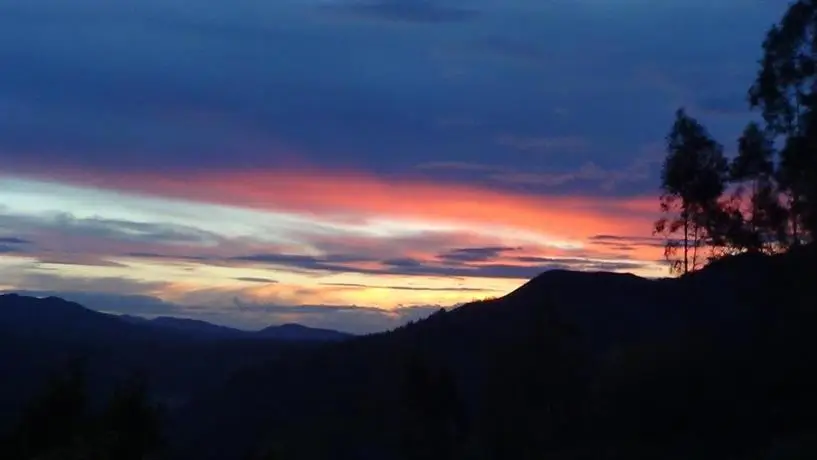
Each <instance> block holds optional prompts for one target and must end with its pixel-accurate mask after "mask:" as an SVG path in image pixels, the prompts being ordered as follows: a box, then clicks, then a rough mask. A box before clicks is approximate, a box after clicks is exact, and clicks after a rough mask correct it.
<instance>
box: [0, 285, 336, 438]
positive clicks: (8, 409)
mask: <svg viewBox="0 0 817 460" xmlns="http://www.w3.org/2000/svg"><path fill="white" fill-rule="evenodd" d="M278 328H279V327H277V326H271V327H269V328H267V329H265V330H264V331H263V332H249V331H241V330H238V329H231V328H227V327H223V326H217V325H213V324H210V323H207V322H204V321H196V320H189V319H180V318H166V317H164V318H155V319H145V318H140V317H134V316H117V315H110V314H105V313H100V312H97V311H93V310H90V309H88V308H85V307H83V306H81V305H79V304H77V303H74V302H69V301H66V300H63V299H60V298H57V297H47V298H36V297H28V296H21V295H17V294H5V295H0V375H2V376H3V378H2V379H0V431H2V428H3V426H4V425H6V424H8V423H10V421H11V420H13V419H14V415H13V414H14V413H16V412H19V410H21V408H22V406H23V405H24V404H25V402H26V401H27V400H29V399H30V398H32V397H34V396H35V395H36V394H37V392H38V391H39V390H40V389H41V386H42V384H43V383H44V382H45V381H46V379H47V377H48V376H49V375H50V373H51V372H53V371H54V370H56V369H59V368H60V367H61V366H63V365H64V364H65V363H68V362H71V361H73V360H76V359H82V360H84V361H86V362H87V364H88V369H89V372H90V373H91V376H90V381H91V384H92V385H93V390H94V392H100V393H104V392H105V391H107V390H108V388H109V387H110V386H111V385H112V383H113V382H115V381H116V380H117V379H121V378H123V377H124V376H127V375H129V374H130V373H132V372H135V371H138V372H143V373H145V374H146V375H148V376H150V378H151V379H152V380H153V382H152V383H153V387H154V388H155V390H156V394H155V396H156V398H157V399H158V400H160V401H163V402H164V403H166V404H167V405H169V406H171V407H173V406H176V405H178V404H180V402H181V401H184V400H186V399H187V398H189V397H191V396H192V395H193V394H196V393H197V392H199V391H202V390H203V389H205V388H214V387H217V386H218V385H219V384H220V383H221V382H222V381H224V380H226V379H227V378H228V377H229V376H230V375H231V374H232V373H233V372H235V371H237V370H238V369H241V368H242V367H245V366H252V365H256V364H258V363H262V362H264V361H265V360H269V359H272V358H274V357H276V356H278V355H279V354H281V353H283V352H285V351H288V350H291V349H295V348H300V347H314V346H319V345H321V344H322V343H324V342H335V341H338V340H341V339H344V338H347V337H350V336H349V335H348V334H343V333H340V332H336V331H328V330H322V329H312V328H307V327H297V328H295V327H293V326H291V325H287V326H283V327H282V328H281V331H282V332H281V333H277V332H276V331H278Z"/></svg>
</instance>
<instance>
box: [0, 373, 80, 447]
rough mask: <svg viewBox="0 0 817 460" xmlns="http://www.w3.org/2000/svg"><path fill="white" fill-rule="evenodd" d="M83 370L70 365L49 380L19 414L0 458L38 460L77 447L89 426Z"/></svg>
mask: <svg viewBox="0 0 817 460" xmlns="http://www.w3.org/2000/svg"><path fill="white" fill-rule="evenodd" d="M87 403H88V396H87V394H86V387H85V373H84V366H83V363H82V362H81V361H75V362H72V363H71V364H70V365H69V366H67V367H66V369H64V370H63V371H62V372H60V373H56V374H54V375H53V376H51V377H50V378H49V380H48V382H47V383H46V386H45V389H44V390H43V393H42V395H41V396H40V397H39V398H38V399H36V400H35V401H33V402H32V403H31V404H30V406H29V408H28V411H27V412H26V413H25V414H23V416H22V418H21V420H20V422H19V424H18V425H17V427H16V429H15V430H14V431H13V432H12V435H11V436H10V438H9V439H7V440H5V442H4V443H3V444H4V449H3V450H4V451H5V452H0V457H2V458H14V459H21V460H23V459H34V458H42V457H43V456H45V455H46V454H48V453H49V452H53V451H60V450H64V449H66V448H68V447H73V446H76V445H79V444H80V443H81V442H82V441H81V439H80V438H81V437H82V436H83V434H84V431H85V430H87V427H88V424H89V414H88V409H87Z"/></svg>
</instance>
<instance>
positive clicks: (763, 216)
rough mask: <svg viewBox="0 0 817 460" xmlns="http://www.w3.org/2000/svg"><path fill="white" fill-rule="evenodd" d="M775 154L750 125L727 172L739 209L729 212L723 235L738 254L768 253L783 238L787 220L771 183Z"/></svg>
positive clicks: (761, 133) (759, 131) (765, 137)
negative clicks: (735, 185) (745, 252)
mask: <svg viewBox="0 0 817 460" xmlns="http://www.w3.org/2000/svg"><path fill="white" fill-rule="evenodd" d="M774 155H775V149H774V144H773V142H772V141H771V140H770V139H769V136H768V135H767V134H766V133H765V132H764V131H763V129H762V128H761V127H760V125H759V124H757V123H755V122H752V123H749V124H748V125H747V126H746V128H745V129H744V131H743V134H742V135H741V137H740V139H739V140H738V155H737V157H735V158H734V159H733V161H732V164H731V169H730V179H731V180H732V182H734V183H735V184H737V190H736V198H737V199H738V202H739V204H740V205H741V206H740V208H737V209H736V210H735V211H736V212H732V213H729V215H730V220H731V225H729V226H728V230H727V232H726V233H725V235H724V237H725V239H726V240H728V244H729V245H731V246H733V247H736V248H737V249H738V250H740V251H743V250H745V251H750V252H760V251H765V252H771V251H773V250H774V248H775V247H776V246H777V245H776V244H775V242H777V241H780V240H781V239H782V238H784V237H785V234H784V231H783V226H784V225H785V221H786V218H787V217H786V212H785V209H783V207H782V206H781V204H780V200H779V198H778V197H779V194H778V190H777V184H776V182H775V180H774V174H775V165H774ZM747 186H748V188H749V190H748V195H749V196H748V200H747V199H746V194H747V190H746V188H747ZM746 201H748V205H747V203H746Z"/></svg>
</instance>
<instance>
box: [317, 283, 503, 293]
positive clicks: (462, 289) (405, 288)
mask: <svg viewBox="0 0 817 460" xmlns="http://www.w3.org/2000/svg"><path fill="white" fill-rule="evenodd" d="M320 285H321V286H331V287H341V288H344V287H347V288H366V289H389V290H394V291H429V292H450V291H459V292H485V291H486V289H481V288H473V287H462V286H457V287H430V286H414V285H412V286H401V285H377V284H361V283H320ZM488 291H491V290H490V289H488Z"/></svg>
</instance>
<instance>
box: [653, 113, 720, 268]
mask: <svg viewBox="0 0 817 460" xmlns="http://www.w3.org/2000/svg"><path fill="white" fill-rule="evenodd" d="M666 141H667V157H666V159H665V160H664V165H663V168H662V170H661V189H662V191H663V193H662V195H661V211H662V212H663V213H664V217H662V218H661V219H659V220H658V221H656V222H655V226H654V231H655V233H656V234H662V235H664V236H666V237H667V244H666V247H665V256H666V258H667V260H668V261H670V263H671V271H672V272H673V273H689V272H690V271H693V270H696V269H697V268H699V267H700V266H701V264H702V261H703V256H702V254H700V249H701V248H702V247H703V246H705V245H706V244H707V242H708V241H709V238H710V235H711V232H710V230H711V229H712V228H714V227H715V225H716V224H717V222H718V220H719V216H720V215H721V214H722V210H721V206H720V203H719V202H718V198H719V197H720V196H721V194H723V192H724V189H725V187H726V179H727V173H728V162H727V161H726V158H725V157H724V156H723V147H722V146H721V145H720V144H719V143H718V142H716V141H715V140H714V139H713V138H712V137H711V136H710V135H709V132H708V131H707V130H706V128H704V126H703V125H701V124H700V123H699V122H698V121H697V120H695V119H694V118H692V117H690V116H689V115H687V114H686V112H685V111H684V109H683V108H681V109H678V110H677V111H676V113H675V122H674V123H673V125H672V129H671V131H670V133H669V135H667V138H666ZM678 234H680V235H679V236H676V235H678ZM678 238H680V240H679V239H678ZM679 251H680V252H681V254H680V255H679V254H678V252H679Z"/></svg>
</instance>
